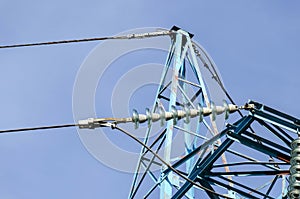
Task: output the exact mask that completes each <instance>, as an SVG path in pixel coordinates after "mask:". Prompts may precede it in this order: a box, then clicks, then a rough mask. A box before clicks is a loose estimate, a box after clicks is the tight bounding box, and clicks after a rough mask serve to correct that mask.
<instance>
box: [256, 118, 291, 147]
mask: <svg viewBox="0 0 300 199" xmlns="http://www.w3.org/2000/svg"><path fill="white" fill-rule="evenodd" d="M257 121H258V122H259V123H260V124H261V125H263V126H265V127H266V128H267V129H268V130H269V131H271V132H272V133H273V134H274V135H276V136H277V137H278V138H279V139H281V140H282V141H283V142H284V143H285V144H286V145H287V146H288V147H291V146H290V145H291V141H292V140H293V139H290V137H288V136H289V135H288V134H287V133H286V132H285V131H283V130H282V129H281V130H282V131H280V132H277V131H276V130H275V129H274V128H272V127H271V126H270V125H269V124H267V123H266V122H265V121H263V120H260V119H257ZM278 128H279V127H278ZM280 133H281V134H283V135H281V134H280ZM285 137H288V138H289V139H290V140H288V139H286V138H285Z"/></svg>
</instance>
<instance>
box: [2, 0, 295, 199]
mask: <svg viewBox="0 0 300 199" xmlns="http://www.w3.org/2000/svg"><path fill="white" fill-rule="evenodd" d="M299 6H300V3H299V1H296V0H291V1H288V2H287V1H277V0H275V1H274V0H272V1H271V0H266V1H261V0H251V1H250V0H246V1H239V0H228V1H221V0H218V1H208V0H206V1H202V0H198V1H192V2H188V1H177V0H176V1H169V2H168V3H167V2H162V1H137V0H136V1H116V0H112V1H95V0H94V1H58V0H52V1H32V0H31V1H14V0H1V1H0V45H5V44H15V43H27V42H38V41H49V40H63V39H73V38H74V39H76V38H86V37H99V36H108V35H114V34H117V33H119V32H121V31H125V30H128V29H132V28H139V27H165V28H170V27H172V26H173V25H175V24H176V25H178V26H180V27H182V28H184V29H186V30H188V31H190V32H192V33H194V34H195V37H194V38H195V40H196V41H198V42H199V43H200V44H202V45H203V46H204V47H205V49H206V50H207V51H208V52H209V54H210V55H211V57H212V58H213V60H214V61H215V63H216V64H217V66H218V68H219V70H220V72H221V75H222V78H223V80H224V83H225V86H226V88H227V89H228V91H229V92H230V94H231V95H232V96H233V98H234V99H235V100H236V102H237V103H238V104H244V103H245V102H246V101H247V100H248V99H254V100H257V101H259V102H262V103H265V104H268V105H269V106H271V107H274V108H277V109H279V110H282V111H284V112H287V113H289V114H291V115H294V116H297V117H300V114H299V113H300V106H299V98H300V93H299V88H298V85H300V79H299V72H300V69H299V59H298V58H299V52H300V38H299V35H300V12H299ZM97 44H98V43H97V42H94V43H84V44H70V45H60V46H48V47H32V48H19V49H2V50H0V67H1V73H0V91H1V98H0V107H1V116H0V118H1V124H0V129H8V128H19V127H31V126H40V125H52V124H64V123H71V122H72V121H73V116H72V90H73V84H74V81H75V77H76V73H77V70H78V69H79V67H80V65H81V63H82V62H83V60H84V58H85V57H86V56H87V55H88V54H89V52H90V51H91V50H92V49H93V48H94V47H95V46H96V45H97ZM123 139H124V138H123ZM108 153H109V152H108ZM0 159H1V164H0V198H5V199H39V198H43V199H50V198H51V199H52V198H73V199H77V198H78V199H79V198H90V199H93V198H125V197H127V194H128V192H129V187H130V184H131V179H132V176H131V175H130V174H126V173H121V172H117V171H115V170H112V169H110V168H107V167H105V166H103V165H102V164H100V163H99V162H98V161H97V160H96V159H94V158H93V157H92V156H91V155H90V154H89V153H88V152H87V151H86V149H85V148H84V146H83V145H82V143H81V142H80V139H79V137H78V135H77V132H76V130H75V129H61V130H47V131H43V132H42V131H41V132H32V133H15V134H5V135H4V134H3V135H0Z"/></svg>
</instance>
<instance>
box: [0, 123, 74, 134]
mask: <svg viewBox="0 0 300 199" xmlns="http://www.w3.org/2000/svg"><path fill="white" fill-rule="evenodd" d="M75 126H78V125H77V124H63V125H54V126H40V127H33V128H20V129H8V130H0V133H13V132H21V131H36V130H45V129H58V128H67V127H75Z"/></svg>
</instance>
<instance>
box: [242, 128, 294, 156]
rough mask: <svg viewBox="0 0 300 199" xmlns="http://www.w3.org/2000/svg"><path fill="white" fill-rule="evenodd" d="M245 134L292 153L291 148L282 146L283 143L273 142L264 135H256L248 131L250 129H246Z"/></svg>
mask: <svg viewBox="0 0 300 199" xmlns="http://www.w3.org/2000/svg"><path fill="white" fill-rule="evenodd" d="M243 134H244V135H247V136H248V137H251V138H253V139H254V140H258V141H259V142H260V143H265V144H267V145H270V146H273V147H274V148H276V149H279V150H281V151H283V152H286V153H288V154H290V153H291V150H290V149H288V148H285V147H284V146H282V145H280V144H277V143H274V142H272V141H270V140H268V139H265V138H263V137H261V136H258V135H256V134H253V133H250V132H248V131H245V132H244V133H243Z"/></svg>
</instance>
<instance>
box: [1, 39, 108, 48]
mask: <svg viewBox="0 0 300 199" xmlns="http://www.w3.org/2000/svg"><path fill="white" fill-rule="evenodd" d="M113 38H114V37H95V38H86V39H72V40H60V41H49V42H38V43H25V44H13V45H4V46H0V49H1V48H19V47H29V46H46V45H57V44H68V43H80V42H90V41H101V40H107V39H113Z"/></svg>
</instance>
